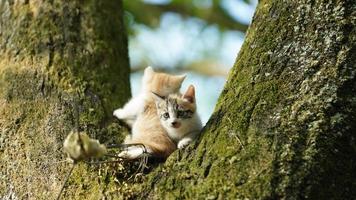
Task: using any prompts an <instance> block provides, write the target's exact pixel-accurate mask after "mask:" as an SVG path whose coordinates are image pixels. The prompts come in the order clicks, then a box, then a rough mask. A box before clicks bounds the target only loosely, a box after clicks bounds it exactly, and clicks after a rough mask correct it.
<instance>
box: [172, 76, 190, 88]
mask: <svg viewBox="0 0 356 200" xmlns="http://www.w3.org/2000/svg"><path fill="white" fill-rule="evenodd" d="M186 77H187V75H186V74H183V75H179V76H175V77H174V78H175V82H176V85H179V86H180V85H182V83H183V81H184V79H185V78H186Z"/></svg>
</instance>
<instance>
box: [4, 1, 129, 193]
mask: <svg viewBox="0 0 356 200" xmlns="http://www.w3.org/2000/svg"><path fill="white" fill-rule="evenodd" d="M121 4H122V3H121V1H112V0H109V1H59V0H58V1H57V0H54V1H46V2H42V1H23V2H20V1H15V2H14V1H2V2H1V3H0V13H1V17H0V26H1V27H0V29H1V33H0V115H1V117H0V131H1V135H0V168H1V169H2V170H1V172H0V180H1V181H0V198H1V197H4V198H5V197H7V196H9V195H12V197H14V198H15V197H17V198H19V199H26V198H28V199H48V198H49V199H53V198H54V197H55V196H56V195H57V193H58V192H59V189H60V187H61V184H62V183H63V179H64V176H65V174H66V173H67V171H68V169H69V166H70V165H69V164H68V162H65V159H66V156H65V155H64V153H63V152H62V143H63V140H64V138H65V136H66V135H67V134H68V133H69V132H70V131H71V130H73V129H75V128H76V120H77V119H76V109H79V112H80V116H79V128H80V129H81V130H84V131H86V132H88V133H89V134H90V135H91V136H92V137H95V138H98V139H99V140H100V141H101V142H104V143H113V142H115V143H118V142H120V141H122V138H123V135H124V133H126V132H127V129H126V128H124V127H122V126H121V125H119V124H117V123H113V121H112V111H113V110H114V108H117V107H119V106H122V105H123V103H125V102H126V101H127V99H128V97H129V96H130V86H129V61H128V52H127V39H126V34H125V27H124V23H123V20H122V13H123V10H122V5H121ZM109 167H110V166H106V167H103V168H89V167H88V166H84V165H79V166H78V168H77V169H76V170H75V172H74V175H73V178H71V179H70V183H73V184H76V185H73V186H70V187H69V189H68V190H67V196H66V198H67V199H68V198H69V199H75V198H76V199H78V198H80V199H82V198H85V197H88V198H91V199H97V198H98V197H100V196H103V195H105V192H106V190H105V189H107V188H110V187H112V186H113V184H114V177H112V178H110V179H109V178H108V176H109V175H107V174H108V172H107V171H105V170H108V168H109ZM111 167H113V166H111ZM103 170H104V171H103ZM112 170H114V169H112ZM103 183H108V185H107V187H101V184H103ZM109 183H110V184H109ZM99 185H100V187H99ZM103 185H104V184H103ZM92 192H95V194H96V196H90V194H91V193H92Z"/></svg>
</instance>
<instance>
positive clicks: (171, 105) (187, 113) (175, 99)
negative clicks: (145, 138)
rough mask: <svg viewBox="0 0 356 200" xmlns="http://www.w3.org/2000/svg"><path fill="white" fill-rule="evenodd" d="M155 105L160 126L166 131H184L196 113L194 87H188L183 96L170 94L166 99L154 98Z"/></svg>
mask: <svg viewBox="0 0 356 200" xmlns="http://www.w3.org/2000/svg"><path fill="white" fill-rule="evenodd" d="M192 90H193V93H192ZM187 93H190V94H187ZM156 105H157V111H158V115H159V118H160V120H161V124H162V125H163V127H164V128H165V129H166V130H176V131H179V130H186V129H187V128H188V127H189V126H190V119H191V118H192V117H193V116H194V114H195V112H196V104H195V96H194V87H192V86H191V87H189V89H188V91H187V92H186V93H185V94H184V95H183V96H181V95H177V94H171V95H169V96H168V97H166V98H162V97H156Z"/></svg>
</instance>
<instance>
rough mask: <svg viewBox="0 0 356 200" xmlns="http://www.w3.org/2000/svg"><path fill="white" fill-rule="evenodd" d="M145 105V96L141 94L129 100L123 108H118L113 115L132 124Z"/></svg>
mask: <svg viewBox="0 0 356 200" xmlns="http://www.w3.org/2000/svg"><path fill="white" fill-rule="evenodd" d="M143 106H144V100H143V98H142V97H141V96H137V97H135V98H132V99H131V100H130V101H129V102H127V103H126V104H125V106H124V107H123V108H119V109H116V110H115V111H114V113H113V115H114V116H115V117H117V118H119V119H121V120H124V121H125V122H126V123H128V124H129V125H132V124H133V122H134V121H135V119H136V117H137V115H138V113H140V112H141V110H142V109H143Z"/></svg>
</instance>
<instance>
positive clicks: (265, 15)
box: [140, 0, 356, 199]
mask: <svg viewBox="0 0 356 200" xmlns="http://www.w3.org/2000/svg"><path fill="white" fill-rule="evenodd" d="M355 23H356V1H353V0H340V1H334V0H333V1H332V0H327V1H322V0H315V1H311V0H301V1H294V0H276V1H271V0H262V1H260V2H259V5H258V8H257V11H256V13H255V16H254V19H253V23H252V25H251V27H250V28H249V30H248V33H247V36H246V40H245V43H244V45H243V47H242V49H241V52H240V54H239V56H238V58H237V61H236V63H235V65H234V67H233V69H232V71H231V73H230V76H229V79H228V82H227V84H226V86H225V89H224V90H223V92H222V94H221V97H220V99H219V102H218V104H217V106H216V108H215V112H214V114H213V116H212V117H211V119H210V120H209V122H208V123H207V125H206V127H205V128H204V130H203V134H202V136H201V138H200V139H199V141H198V142H196V143H195V145H194V146H191V147H189V148H188V149H187V150H185V151H183V152H176V153H174V154H173V155H171V157H170V158H169V159H168V160H167V162H166V163H165V165H163V166H162V167H160V168H158V169H157V170H156V171H155V172H153V173H152V174H150V175H149V177H148V181H147V184H146V185H145V188H144V189H143V190H142V191H141V194H140V195H141V196H140V197H141V198H146V197H147V196H149V197H151V198H154V199H173V198H183V199H185V198H186V199H226V198H229V199H236V198H239V199H246V198H247V199H304V198H311V199H355V198H356V190H355V188H356V181H355V180H356V140H355V139H356V138H355V137H356V116H355V113H356V80H355V73H356V64H355V60H356V29H355V25H356V24H355ZM198 92H199V91H198Z"/></svg>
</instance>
